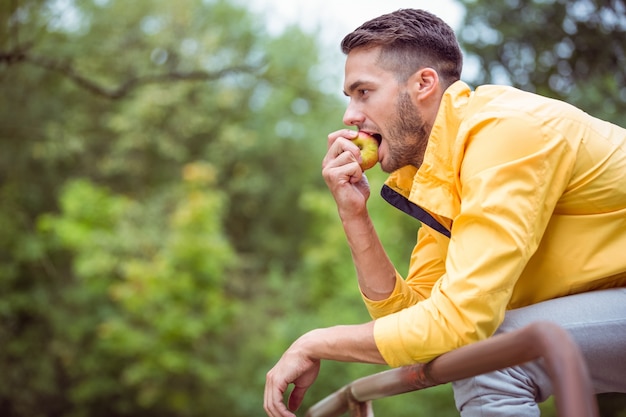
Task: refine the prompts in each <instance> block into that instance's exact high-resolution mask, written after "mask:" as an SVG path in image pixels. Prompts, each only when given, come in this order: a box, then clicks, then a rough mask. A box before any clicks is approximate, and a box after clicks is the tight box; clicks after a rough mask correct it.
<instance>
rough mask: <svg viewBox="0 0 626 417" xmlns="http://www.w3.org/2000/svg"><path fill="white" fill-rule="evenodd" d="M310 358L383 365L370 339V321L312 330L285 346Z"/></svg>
mask: <svg viewBox="0 0 626 417" xmlns="http://www.w3.org/2000/svg"><path fill="white" fill-rule="evenodd" d="M289 351H292V352H293V353H298V354H300V355H303V356H305V357H307V358H309V359H310V360H334V361H340V362H360V363H372V364H384V363H385V361H384V359H383V357H382V356H381V354H380V352H379V351H378V348H377V347H376V342H375V341H374V322H373V321H372V322H369V323H365V324H358V325H344V326H334V327H328V328H323V329H315V330H312V331H310V332H308V333H306V334H304V335H303V336H301V337H300V338H299V339H298V340H296V341H295V342H294V343H293V345H292V346H291V347H290V348H289Z"/></svg>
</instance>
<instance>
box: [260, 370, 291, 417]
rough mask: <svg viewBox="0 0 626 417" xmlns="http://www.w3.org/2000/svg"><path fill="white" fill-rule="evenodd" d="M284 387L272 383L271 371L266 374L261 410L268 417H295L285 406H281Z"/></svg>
mask: <svg viewBox="0 0 626 417" xmlns="http://www.w3.org/2000/svg"><path fill="white" fill-rule="evenodd" d="M285 391H286V387H282V386H281V385H280V384H277V383H275V382H274V380H273V378H272V375H271V371H270V372H268V374H267V377H266V382H265V393H264V397H263V408H264V409H265V412H266V413H267V415H268V416H270V417H295V415H294V414H293V413H291V412H289V410H287V407H286V406H285V404H283V394H284V393H285Z"/></svg>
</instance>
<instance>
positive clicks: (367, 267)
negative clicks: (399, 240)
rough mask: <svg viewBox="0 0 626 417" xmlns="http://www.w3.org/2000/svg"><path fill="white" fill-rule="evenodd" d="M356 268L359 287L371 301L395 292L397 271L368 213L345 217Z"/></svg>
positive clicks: (346, 231)
mask: <svg viewBox="0 0 626 417" xmlns="http://www.w3.org/2000/svg"><path fill="white" fill-rule="evenodd" d="M341 217H342V223H343V227H344V230H345V233H346V237H347V239H348V245H349V246H350V251H351V253H352V259H353V261H354V265H355V268H356V273H357V279H358V283H359V288H360V289H361V292H362V293H363V295H364V296H365V297H367V298H368V299H370V300H373V301H378V300H384V299H386V298H387V297H389V295H390V294H391V293H392V292H393V289H394V287H395V284H396V270H395V268H394V266H393V264H392V263H391V260H390V259H389V257H388V256H387V253H386V252H385V249H384V248H383V245H382V243H381V242H380V239H379V237H378V234H377V233H376V230H375V229H374V225H373V224H372V221H371V219H370V217H369V216H368V215H367V213H364V214H363V215H360V216H350V217H348V216H341Z"/></svg>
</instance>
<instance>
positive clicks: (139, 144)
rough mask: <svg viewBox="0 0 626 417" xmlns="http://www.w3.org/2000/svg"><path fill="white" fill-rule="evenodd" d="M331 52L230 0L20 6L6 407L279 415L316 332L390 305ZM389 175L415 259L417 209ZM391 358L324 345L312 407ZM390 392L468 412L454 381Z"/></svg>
mask: <svg viewBox="0 0 626 417" xmlns="http://www.w3.org/2000/svg"><path fill="white" fill-rule="evenodd" d="M319 52H320V45H319V44H318V41H317V40H316V39H315V38H314V37H312V36H311V35H309V34H306V33H303V32H302V31H301V30H300V29H299V28H297V27H288V28H287V29H285V31H284V33H282V34H279V35H277V36H269V35H268V34H267V33H266V32H265V29H264V26H263V19H262V18H260V17H259V16H254V15H252V14H251V13H249V12H248V11H247V10H246V9H245V8H244V7H241V6H238V5H237V4H234V3H232V2H229V1H225V0H213V1H210V0H183V1H178V2H171V1H164V0H136V1H132V2H128V1H121V0H93V1H89V0H74V1H56V0H47V1H46V0H22V1H19V2H17V1H14V2H9V4H7V5H5V6H3V7H2V8H0V89H1V91H2V98H1V99H0V179H1V180H0V201H1V202H2V204H0V230H1V231H2V233H0V292H1V294H2V297H0V368H1V369H3V374H2V378H0V415H3V416H9V417H22V416H29V417H30V416H43V415H45V416H52V417H54V416H68V417H82V416H89V417H99V416H103V417H104V416H106V417H115V416H119V417H123V416H131V415H132V416H134V417H141V416H144V415H145V416H148V415H150V416H157V417H158V416H171V415H176V416H201V415H202V416H206V415H211V414H212V413H218V414H219V415H223V414H225V413H226V414H228V415H229V416H233V417H237V416H260V415H263V414H264V413H263V410H262V392H263V385H264V382H265V373H266V372H267V370H268V369H270V367H271V366H272V365H273V364H274V363H275V361H276V360H277V359H278V357H279V356H280V354H281V353H282V352H283V350H284V349H285V348H286V347H287V346H288V345H289V344H290V343H291V342H292V341H293V340H294V339H295V338H297V337H298V336H299V335H301V334H302V333H304V332H305V331H307V330H309V329H312V328H315V327H320V326H332V325H335V324H343V323H359V322H363V321H366V320H368V319H369V318H368V316H367V312H366V311H365V308H364V307H363V304H362V302H361V298H360V295H359V292H358V288H357V285H356V280H355V277H354V267H353V265H352V262H351V258H350V253H349V250H348V247H347V245H346V241H345V237H344V235H343V232H342V229H341V225H340V222H339V220H338V217H337V214H336V208H335V205H334V203H333V201H332V197H331V196H330V195H329V193H328V191H327V190H326V187H325V185H324V184H323V181H322V178H321V175H320V164H321V160H322V157H323V155H324V153H325V149H326V135H327V134H328V132H330V131H333V130H336V129H337V128H339V127H341V114H342V111H343V106H342V102H341V100H340V99H339V98H338V95H337V96H335V95H329V94H328V93H325V92H323V91H322V88H321V84H320V82H321V76H320V68H321V66H322V65H323V64H326V63H323V62H320V53H319ZM336 73H337V77H340V75H341V68H337V71H336ZM325 76H326V75H325ZM323 81H324V85H328V80H323ZM604 82H605V83H606V85H605V86H604V87H602V88H612V87H611V86H612V84H611V83H614V81H612V80H611V79H610V78H608V77H605V78H604ZM337 85H339V83H337ZM594 85H595V84H594ZM587 88H589V90H588V91H586V92H585V94H588V95H589V96H590V97H592V96H593V95H594V94H600V96H599V97H601V91H602V90H601V89H600V88H598V89H596V88H595V87H592V86H591V85H589V86H588V87H587ZM581 91H582V90H581ZM619 105H620V104H619V103H617V104H616V106H619ZM368 176H369V177H370V182H371V185H372V190H373V192H372V198H371V199H370V212H371V214H372V217H373V219H374V223H375V225H376V227H377V228H378V230H379V232H380V234H381V239H382V240H383V242H384V244H385V245H386V247H387V249H388V251H389V255H390V257H391V259H392V260H393V261H394V262H395V263H396V265H397V267H398V269H399V270H400V271H401V272H405V271H406V267H407V266H408V257H409V254H410V251H411V249H412V246H413V244H414V240H415V233H416V230H417V224H416V222H415V221H414V220H412V219H410V218H408V217H406V216H404V215H402V214H401V213H400V212H398V211H397V210H395V209H393V208H390V207H389V206H388V205H386V203H384V202H383V201H382V200H381V199H380V198H379V197H378V196H377V195H376V190H378V189H379V188H380V185H381V184H382V182H383V180H384V178H385V175H384V174H383V173H382V172H380V171H379V170H377V169H373V170H371V171H368ZM383 369H385V367H379V366H369V365H357V364H341V363H325V364H324V365H323V367H322V370H321V373H320V377H319V379H318V381H317V383H316V384H315V385H314V386H313V387H312V388H311V391H310V393H309V395H308V396H307V398H306V402H305V404H304V405H303V409H305V408H306V407H308V406H310V405H311V404H313V403H314V402H315V401H318V400H319V399H321V398H322V397H324V396H326V395H328V394H329V393H330V392H332V391H333V390H335V389H337V388H339V387H341V386H343V385H345V384H347V383H349V382H350V381H352V380H353V379H355V378H358V377H360V376H364V375H367V374H371V373H373V372H378V371H380V370H383ZM375 408H376V410H377V413H379V414H381V415H385V414H386V415H394V416H397V417H402V416H409V415H433V414H437V415H454V414H455V411H454V406H453V403H452V397H451V393H450V388H449V386H444V387H439V388H436V389H433V390H427V391H426V392H424V393H414V394H407V395H402V396H398V397H393V398H389V399H386V400H381V401H380V403H375ZM224 410H226V411H224Z"/></svg>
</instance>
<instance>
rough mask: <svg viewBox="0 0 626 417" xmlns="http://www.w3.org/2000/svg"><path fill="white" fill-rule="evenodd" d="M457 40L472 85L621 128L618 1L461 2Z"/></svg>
mask: <svg viewBox="0 0 626 417" xmlns="http://www.w3.org/2000/svg"><path fill="white" fill-rule="evenodd" d="M461 3H462V4H463V5H464V6H465V7H466V10H467V12H466V16H465V20H464V23H463V25H462V28H461V30H460V31H459V37H460V41H461V44H462V47H463V48H464V50H465V51H467V53H468V54H469V56H470V57H471V60H472V61H473V62H477V64H478V71H477V75H476V79H474V80H472V81H473V82H474V83H475V84H477V85H479V84H484V83H492V82H496V83H507V84H511V85H514V86H517V87H520V88H522V89H524V90H528V91H534V92H537V93H540V94H543V95H547V96H551V97H555V98H559V99H563V100H565V101H568V102H570V103H572V104H574V105H576V106H578V107H580V108H582V109H584V110H586V111H587V112H589V113H591V114H593V115H596V116H599V117H601V118H605V119H607V120H610V121H612V122H614V123H617V124H621V125H622V126H624V123H625V122H624V118H623V114H624V113H625V112H626V65H625V64H626V42H624V39H626V3H625V2H624V1H623V0H610V1H605V0H574V1H571V0H507V1H504V2H503V1H497V0H465V1H461Z"/></svg>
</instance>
